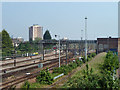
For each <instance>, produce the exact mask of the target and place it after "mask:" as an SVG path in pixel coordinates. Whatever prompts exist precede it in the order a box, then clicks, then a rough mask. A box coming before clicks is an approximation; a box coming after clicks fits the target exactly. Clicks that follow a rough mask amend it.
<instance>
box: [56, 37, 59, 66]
mask: <svg viewBox="0 0 120 90" xmlns="http://www.w3.org/2000/svg"><path fill="white" fill-rule="evenodd" d="M57 36H58V38H59V67H60V35H55V37H57Z"/></svg>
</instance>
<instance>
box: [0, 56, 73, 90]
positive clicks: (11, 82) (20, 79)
mask: <svg viewBox="0 0 120 90" xmlns="http://www.w3.org/2000/svg"><path fill="white" fill-rule="evenodd" d="M65 60H66V59H65V58H61V64H62V63H63V62H64V61H65ZM71 60H72V59H71ZM56 66H58V60H56V61H53V62H50V63H46V64H45V65H44V66H43V68H42V69H46V68H47V67H48V68H53V67H56ZM42 69H41V70H42ZM39 72H40V71H37V72H33V73H31V74H30V75H25V76H22V77H20V78H17V79H14V80H11V81H7V82H4V83H2V84H1V85H0V88H2V89H7V88H10V87H11V86H13V85H15V84H18V83H20V82H23V81H25V80H28V79H31V78H34V77H36V76H37V75H38V74H39Z"/></svg>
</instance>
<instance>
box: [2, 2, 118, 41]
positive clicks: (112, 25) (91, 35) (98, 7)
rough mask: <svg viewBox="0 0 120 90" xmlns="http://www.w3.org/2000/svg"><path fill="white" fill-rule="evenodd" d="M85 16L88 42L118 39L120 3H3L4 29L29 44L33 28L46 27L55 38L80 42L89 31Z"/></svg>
mask: <svg viewBox="0 0 120 90" xmlns="http://www.w3.org/2000/svg"><path fill="white" fill-rule="evenodd" d="M85 16H87V17H88V20H87V34H88V39H96V38H97V37H108V36H113V37H117V36H118V3H117V2H35V3H33V2H26V3H25V2H4V3H2V28H3V29H6V30H7V31H8V32H9V33H10V35H13V36H14V37H23V38H24V39H25V40H28V39H29V29H28V28H29V27H30V26H31V25H33V24H39V25H40V26H43V28H44V32H45V30H47V29H48V30H49V31H50V33H51V35H52V38H55V37H54V35H55V34H59V35H60V36H61V38H63V37H68V38H69V39H72V40H79V39H80V38H81V30H84V29H85V28H84V27H85V19H84V18H85ZM83 35H84V33H83ZM83 39H84V38H83Z"/></svg>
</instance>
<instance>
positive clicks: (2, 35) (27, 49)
mask: <svg viewBox="0 0 120 90" xmlns="http://www.w3.org/2000/svg"><path fill="white" fill-rule="evenodd" d="M43 39H44V40H51V39H52V37H51V35H50V33H49V31H48V30H46V32H45V33H44V35H43ZM40 40H42V39H41V38H36V39H35V40H34V41H26V42H24V43H20V44H19V46H17V47H15V46H13V44H12V39H11V37H10V36H9V34H8V32H7V31H6V30H5V29H3V30H2V32H0V48H1V50H0V53H1V55H2V57H3V58H4V57H9V56H13V55H14V54H15V53H17V54H25V53H33V52H40V50H41V49H42V48H41V45H40V44H39V41H40ZM51 47H52V46H51V45H47V48H51Z"/></svg>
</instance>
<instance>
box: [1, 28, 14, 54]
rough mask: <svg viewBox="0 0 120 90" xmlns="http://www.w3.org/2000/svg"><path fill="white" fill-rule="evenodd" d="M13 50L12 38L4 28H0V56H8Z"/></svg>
mask: <svg viewBox="0 0 120 90" xmlns="http://www.w3.org/2000/svg"><path fill="white" fill-rule="evenodd" d="M12 50H14V48H13V44H12V40H11V38H10V36H9V34H8V32H7V31H6V30H2V56H10V55H11V51H12Z"/></svg>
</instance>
